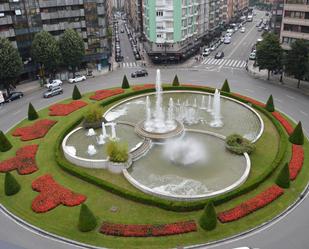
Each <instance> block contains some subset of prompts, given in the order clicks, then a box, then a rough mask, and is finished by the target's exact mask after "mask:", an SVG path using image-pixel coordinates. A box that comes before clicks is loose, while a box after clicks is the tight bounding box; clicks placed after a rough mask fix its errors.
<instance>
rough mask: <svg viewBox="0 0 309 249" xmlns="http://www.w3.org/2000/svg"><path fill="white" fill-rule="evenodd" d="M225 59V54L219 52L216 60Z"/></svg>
mask: <svg viewBox="0 0 309 249" xmlns="http://www.w3.org/2000/svg"><path fill="white" fill-rule="evenodd" d="M223 57H224V53H223V52H222V51H219V52H217V53H216V55H215V59H222V58H223Z"/></svg>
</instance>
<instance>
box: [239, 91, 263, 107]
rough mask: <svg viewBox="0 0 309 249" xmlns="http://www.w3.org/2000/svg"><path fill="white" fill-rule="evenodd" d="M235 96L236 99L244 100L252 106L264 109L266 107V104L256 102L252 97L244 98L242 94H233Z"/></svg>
mask: <svg viewBox="0 0 309 249" xmlns="http://www.w3.org/2000/svg"><path fill="white" fill-rule="evenodd" d="M233 95H234V96H236V97H239V98H242V99H243V100H245V101H247V102H250V103H251V104H254V105H257V106H260V107H263V108H264V107H265V104H263V103H262V102H260V101H257V100H255V99H252V98H250V97H247V96H244V95H241V94H238V93H233Z"/></svg>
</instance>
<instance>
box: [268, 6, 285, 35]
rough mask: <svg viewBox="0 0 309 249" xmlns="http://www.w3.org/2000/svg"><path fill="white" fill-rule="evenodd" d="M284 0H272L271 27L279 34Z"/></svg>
mask: <svg viewBox="0 0 309 249" xmlns="http://www.w3.org/2000/svg"><path fill="white" fill-rule="evenodd" d="M283 5H284V0H274V2H273V5H272V10H271V22H270V25H271V29H272V30H273V32H274V33H275V34H277V35H279V36H280V32H281V23H282V16H283Z"/></svg>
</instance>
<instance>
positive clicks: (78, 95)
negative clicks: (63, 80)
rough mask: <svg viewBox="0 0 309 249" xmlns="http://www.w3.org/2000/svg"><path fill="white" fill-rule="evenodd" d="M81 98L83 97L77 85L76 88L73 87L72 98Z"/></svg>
mask: <svg viewBox="0 0 309 249" xmlns="http://www.w3.org/2000/svg"><path fill="white" fill-rule="evenodd" d="M81 98H82V95H81V94H80V91H79V90H78V87H77V86H76V85H75V86H74V89H73V94H72V99H73V100H77V99H81Z"/></svg>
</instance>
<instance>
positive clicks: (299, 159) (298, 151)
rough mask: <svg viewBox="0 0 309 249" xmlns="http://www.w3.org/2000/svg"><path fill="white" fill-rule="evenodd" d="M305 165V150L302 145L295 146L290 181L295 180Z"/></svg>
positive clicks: (290, 167)
mask: <svg viewBox="0 0 309 249" xmlns="http://www.w3.org/2000/svg"><path fill="white" fill-rule="evenodd" d="M303 163H304V149H303V147H302V146H301V145H296V144H293V146H292V158H291V161H290V163H289V169H290V179H291V180H295V179H296V177H297V175H298V173H299V171H300V170H301V168H302V167H303Z"/></svg>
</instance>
